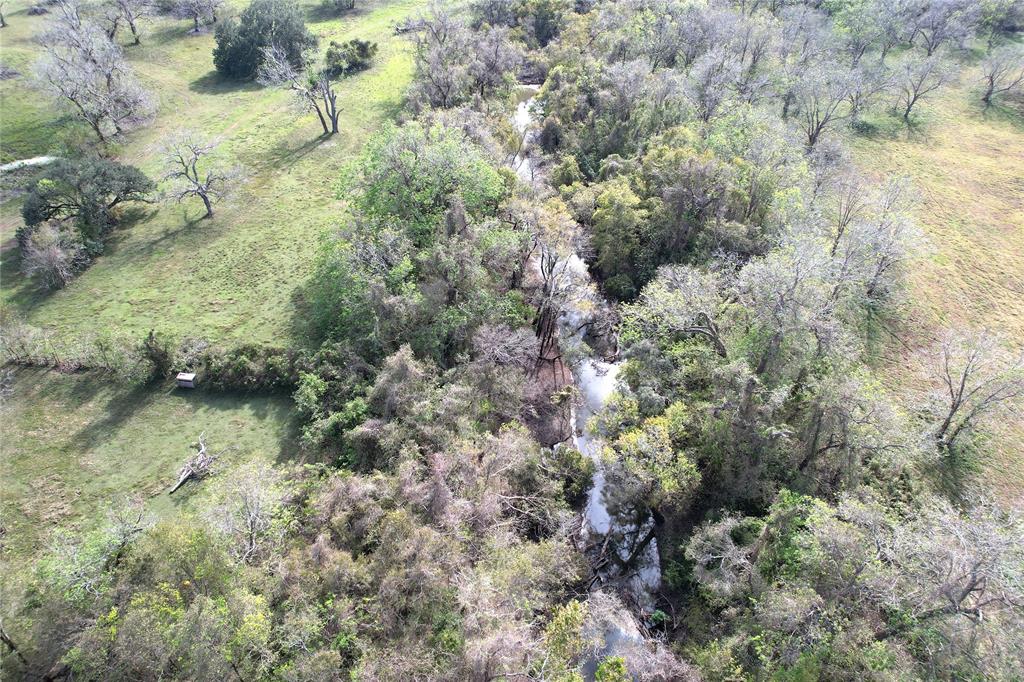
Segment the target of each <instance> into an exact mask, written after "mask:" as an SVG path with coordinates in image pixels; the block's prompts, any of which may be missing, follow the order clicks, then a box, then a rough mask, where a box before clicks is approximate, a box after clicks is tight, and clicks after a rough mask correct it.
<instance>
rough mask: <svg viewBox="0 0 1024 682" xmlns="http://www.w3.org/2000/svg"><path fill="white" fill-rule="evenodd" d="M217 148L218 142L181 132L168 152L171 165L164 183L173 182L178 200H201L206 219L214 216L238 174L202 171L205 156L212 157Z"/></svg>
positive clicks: (213, 169)
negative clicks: (215, 207) (215, 208)
mask: <svg viewBox="0 0 1024 682" xmlns="http://www.w3.org/2000/svg"><path fill="white" fill-rule="evenodd" d="M214 149H216V144H215V143H212V142H203V141H201V140H200V139H198V138H197V137H196V136H195V135H193V134H192V133H188V132H181V133H178V134H177V135H176V136H175V137H174V138H173V139H172V141H171V142H170V144H168V146H167V147H166V149H165V151H164V154H165V157H166V159H167V166H168V169H167V172H166V173H165V174H164V180H166V181H170V182H172V183H173V187H172V189H171V193H172V194H173V196H174V199H175V201H179V202H180V201H183V200H184V199H187V198H188V197H199V198H200V199H202V201H203V206H205V207H206V215H204V216H203V219H206V218H212V217H213V204H215V203H216V202H217V201H219V200H220V199H222V198H224V196H225V195H226V194H227V193H228V191H229V190H230V189H231V187H230V185H231V183H232V181H233V179H234V177H235V175H236V173H235V172H232V171H224V170H221V169H219V168H217V167H213V168H206V169H205V170H202V169H201V168H200V162H203V157H206V156H209V155H210V154H211V153H212V152H213V150H214ZM203 163H204V165H205V162H203Z"/></svg>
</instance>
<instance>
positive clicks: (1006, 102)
mask: <svg viewBox="0 0 1024 682" xmlns="http://www.w3.org/2000/svg"><path fill="white" fill-rule="evenodd" d="M974 114H975V116H977V117H978V118H980V119H982V120H983V121H986V122H998V123H1006V124H1008V125H1011V126H1013V127H1014V128H1015V129H1016V130H1017V131H1018V132H1024V94H1021V95H1018V96H1010V97H1002V98H998V99H994V100H993V102H992V104H991V105H990V106H989V107H988V108H986V107H985V104H984V103H983V102H981V101H980V99H979V101H978V102H977V103H976V104H975V110H974Z"/></svg>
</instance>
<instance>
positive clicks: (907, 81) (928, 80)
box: [895, 54, 955, 122]
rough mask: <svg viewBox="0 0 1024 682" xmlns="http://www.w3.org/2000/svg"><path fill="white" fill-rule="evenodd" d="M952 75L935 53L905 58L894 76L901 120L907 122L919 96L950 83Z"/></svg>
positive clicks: (953, 75)
mask: <svg viewBox="0 0 1024 682" xmlns="http://www.w3.org/2000/svg"><path fill="white" fill-rule="evenodd" d="M954 77H955V74H954V72H953V71H952V70H951V69H950V68H949V67H948V66H947V65H946V63H945V62H944V61H943V60H942V58H941V57H940V56H939V55H937V54H933V55H931V56H929V57H924V58H920V57H915V56H912V57H909V58H908V59H907V60H905V61H904V62H903V63H902V64H901V65H900V66H899V68H898V69H897V72H896V76H895V80H896V85H897V88H898V92H899V95H898V99H897V102H896V106H897V108H898V110H899V111H900V112H901V113H902V115H903V120H904V121H907V122H909V121H910V112H911V111H913V109H914V107H915V106H916V105H917V103H918V102H919V101H920V100H921V98H922V97H924V96H925V95H928V94H929V93H932V92H935V91H936V90H938V89H939V88H941V87H942V86H943V85H946V84H947V83H950V82H951V81H952V80H953V79H954Z"/></svg>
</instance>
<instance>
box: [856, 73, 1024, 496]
mask: <svg viewBox="0 0 1024 682" xmlns="http://www.w3.org/2000/svg"><path fill="white" fill-rule="evenodd" d="M977 76H978V74H977V73H976V72H975V71H974V70H972V69H968V70H967V71H965V73H964V74H963V77H962V79H961V81H960V83H959V84H957V85H956V86H952V87H949V88H947V89H945V90H943V91H940V92H938V93H936V96H935V97H934V98H932V99H930V100H927V101H925V102H924V104H923V105H922V110H921V113H920V121H919V123H918V124H917V125H916V126H915V128H914V129H912V130H910V131H906V130H900V132H898V133H894V134H879V135H875V136H869V137H863V136H862V137H858V138H855V139H854V140H853V143H854V151H855V154H856V158H857V160H858V161H859V163H860V164H861V166H862V167H864V168H865V169H867V170H869V171H871V172H873V173H875V174H876V175H878V176H883V175H886V176H893V175H897V176H908V177H909V178H910V179H911V180H912V181H913V184H914V186H915V188H916V190H917V191H918V195H919V199H920V202H919V205H918V206H917V209H916V218H917V220H918V222H919V224H920V226H921V227H922V229H923V230H924V232H925V234H926V236H927V238H928V241H929V249H928V252H927V253H925V254H922V257H921V258H920V259H919V260H918V261H917V262H915V263H914V266H913V268H912V269H911V274H910V296H911V302H912V305H911V306H910V307H909V308H908V311H907V314H908V318H907V319H905V320H904V321H903V322H902V323H901V325H900V329H899V330H898V334H899V336H900V338H902V339H903V340H904V341H905V342H906V344H907V346H906V347H905V346H903V345H901V344H896V343H893V344H891V345H890V346H889V348H888V352H887V356H886V357H885V358H884V359H883V360H882V364H883V369H884V371H885V373H886V374H887V375H888V376H889V378H890V379H891V381H892V383H893V384H894V387H895V388H896V390H898V391H899V392H900V393H902V394H903V395H905V396H906V398H907V400H908V401H911V403H910V404H912V401H914V400H918V399H920V398H919V396H920V393H919V388H920V387H919V386H918V385H917V379H916V377H915V376H913V374H912V373H911V372H910V371H908V369H909V367H911V365H912V363H911V362H909V360H910V356H911V355H912V354H913V351H914V350H916V349H919V348H921V347H924V346H927V345H929V344H930V343H931V342H932V341H933V340H934V339H935V337H936V335H937V334H938V333H939V331H941V330H942V329H945V328H971V329H979V330H990V331H994V332H997V333H1000V334H1002V335H1003V336H1005V337H1006V338H1007V340H1008V341H1009V342H1010V343H1013V344H1016V345H1017V346H1018V347H1021V346H1024V102H1022V101H1020V100H1018V101H1011V102H1007V103H1004V104H1002V105H1000V106H996V107H992V108H990V109H989V110H988V111H985V109H984V107H983V106H982V104H981V102H980V97H979V94H978V92H977V88H978V78H977ZM990 436H991V437H990V438H987V439H986V441H985V442H984V443H983V445H982V447H981V451H980V455H981V461H980V464H981V465H982V467H983V478H984V481H985V483H987V484H988V485H990V486H991V487H993V488H994V489H995V490H996V491H997V493H998V494H999V496H1000V497H1001V498H1003V499H1004V500H1006V501H1008V502H1010V503H1015V504H1018V505H1019V504H1024V416H1022V415H1016V418H1013V417H1011V418H1010V419H1003V420H999V421H998V423H996V424H995V425H994V427H993V429H992V430H991V432H990Z"/></svg>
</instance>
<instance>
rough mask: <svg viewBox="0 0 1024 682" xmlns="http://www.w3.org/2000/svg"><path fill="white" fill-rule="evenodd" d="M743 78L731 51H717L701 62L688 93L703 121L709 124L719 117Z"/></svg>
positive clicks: (696, 64) (694, 68)
mask: <svg viewBox="0 0 1024 682" xmlns="http://www.w3.org/2000/svg"><path fill="white" fill-rule="evenodd" d="M739 77H740V63H739V62H738V61H737V60H736V57H735V56H734V55H733V54H732V53H731V52H729V51H728V50H725V49H723V48H715V49H712V50H710V51H708V52H706V53H705V54H703V55H701V56H700V57H698V58H697V60H696V61H695V62H694V63H693V66H691V67H690V72H689V88H688V89H687V90H688V93H689V97H690V100H691V101H692V102H693V106H694V108H696V110H697V116H699V117H700V120H702V121H704V122H705V123H706V122H708V121H710V120H711V119H713V118H714V117H715V116H716V115H717V114H718V113H719V111H720V109H721V107H722V105H723V104H724V103H725V101H726V100H727V98H728V97H729V93H730V90H731V89H733V88H735V87H736V84H737V81H738V80H739Z"/></svg>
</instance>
